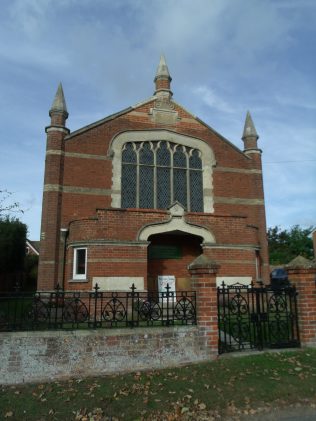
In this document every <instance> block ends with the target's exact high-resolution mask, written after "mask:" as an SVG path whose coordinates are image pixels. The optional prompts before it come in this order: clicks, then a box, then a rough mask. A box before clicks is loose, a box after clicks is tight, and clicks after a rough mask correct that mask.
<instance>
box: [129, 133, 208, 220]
mask: <svg viewBox="0 0 316 421" xmlns="http://www.w3.org/2000/svg"><path fill="white" fill-rule="evenodd" d="M121 188H122V192H121V193H122V194H121V197H122V202H121V206H122V208H147V209H156V208H158V209H166V208H168V207H169V206H170V205H172V204H173V203H174V202H175V201H178V202H180V203H181V204H182V205H183V207H184V208H185V209H187V210H188V211H191V212H203V170H202V157H201V152H200V151H199V150H197V149H192V148H190V147H187V146H183V145H178V144H176V143H172V142H167V141H150V142H128V143H126V144H125V145H124V147H123V151H122V180H121Z"/></svg>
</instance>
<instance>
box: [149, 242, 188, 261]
mask: <svg viewBox="0 0 316 421" xmlns="http://www.w3.org/2000/svg"><path fill="white" fill-rule="evenodd" d="M181 257H182V255H181V247H180V246H176V245H150V246H149V247H148V259H151V260H153V259H181Z"/></svg>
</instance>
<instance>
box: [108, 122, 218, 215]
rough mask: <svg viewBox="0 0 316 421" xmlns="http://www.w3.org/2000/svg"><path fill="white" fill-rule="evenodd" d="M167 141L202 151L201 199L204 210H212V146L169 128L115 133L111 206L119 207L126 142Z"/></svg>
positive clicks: (112, 153)
mask: <svg viewBox="0 0 316 421" xmlns="http://www.w3.org/2000/svg"><path fill="white" fill-rule="evenodd" d="M146 141H148V142H149V141H168V142H173V143H177V144H179V145H183V146H188V147H191V148H194V149H199V150H200V151H201V153H202V168H203V201H204V212H209V213H211V212H214V195H213V167H214V166H215V165H216V160H215V155H214V152H213V150H212V148H211V147H210V146H209V145H208V144H207V143H206V142H205V141H204V140H201V139H198V138H195V137H191V136H186V135H182V134H179V133H176V132H173V131H171V130H133V131H126V132H123V133H120V134H118V135H116V136H115V137H114V138H113V139H112V141H111V144H110V148H109V156H110V157H112V193H111V200H112V203H111V206H112V207H113V208H120V207H121V176H122V148H123V146H124V144H125V143H127V142H146Z"/></svg>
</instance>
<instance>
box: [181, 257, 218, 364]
mask: <svg viewBox="0 0 316 421" xmlns="http://www.w3.org/2000/svg"><path fill="white" fill-rule="evenodd" d="M219 267H220V266H219V265H218V264H217V263H216V262H214V261H212V260H210V259H209V258H207V257H206V256H204V255H201V256H199V257H198V258H197V259H195V260H194V261H193V262H192V263H191V264H190V265H189V272H190V275H191V286H192V289H193V290H194V291H196V306H197V324H198V327H199V329H200V331H201V336H202V337H203V339H204V346H207V348H208V349H209V352H210V355H213V356H214V355H217V354H218V318H217V288H216V274H217V271H218V269H219Z"/></svg>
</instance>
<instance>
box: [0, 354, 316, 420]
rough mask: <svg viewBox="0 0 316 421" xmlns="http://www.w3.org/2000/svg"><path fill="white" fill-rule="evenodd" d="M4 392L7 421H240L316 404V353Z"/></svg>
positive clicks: (0, 396) (1, 407) (1, 409)
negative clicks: (267, 410) (270, 410)
mask: <svg viewBox="0 0 316 421" xmlns="http://www.w3.org/2000/svg"><path fill="white" fill-rule="evenodd" d="M0 390H1V393H0V419H1V420H2V419H4V420H6V419H8V420H25V421H28V420H30V421H33V420H36V421H40V420H78V421H92V420H100V421H101V420H113V421H115V420H149V419H150V420H168V421H172V420H178V419H188V420H190V419H194V420H199V419H201V420H202V419H208V420H212V419H214V420H215V419H218V417H219V416H220V414H222V416H223V414H224V415H225V414H226V415H227V416H228V418H229V419H238V418H234V417H235V416H236V417H237V415H238V414H255V413H257V412H258V411H260V410H261V409H262V408H263V407H265V406H267V405H271V404H277V405H291V404H293V403H297V402H300V401H301V402H305V403H306V402H309V403H310V404H312V405H314V404H315V402H316V350H315V349H305V350H299V351H295V352H273V353H263V354H256V355H251V356H244V357H242V358H222V357H221V358H219V359H217V360H216V361H211V362H208V363H203V364H196V365H190V366H186V367H181V368H175V369H167V370H155V371H146V372H137V373H131V374H125V375H115V376H114V375H113V376H106V377H99V378H88V379H75V380H68V381H62V382H61V381H60V382H56V381H54V382H50V383H43V384H28V385H21V386H2V387H1V389H0ZM313 402H314V403H313ZM221 419H223V418H221Z"/></svg>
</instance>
